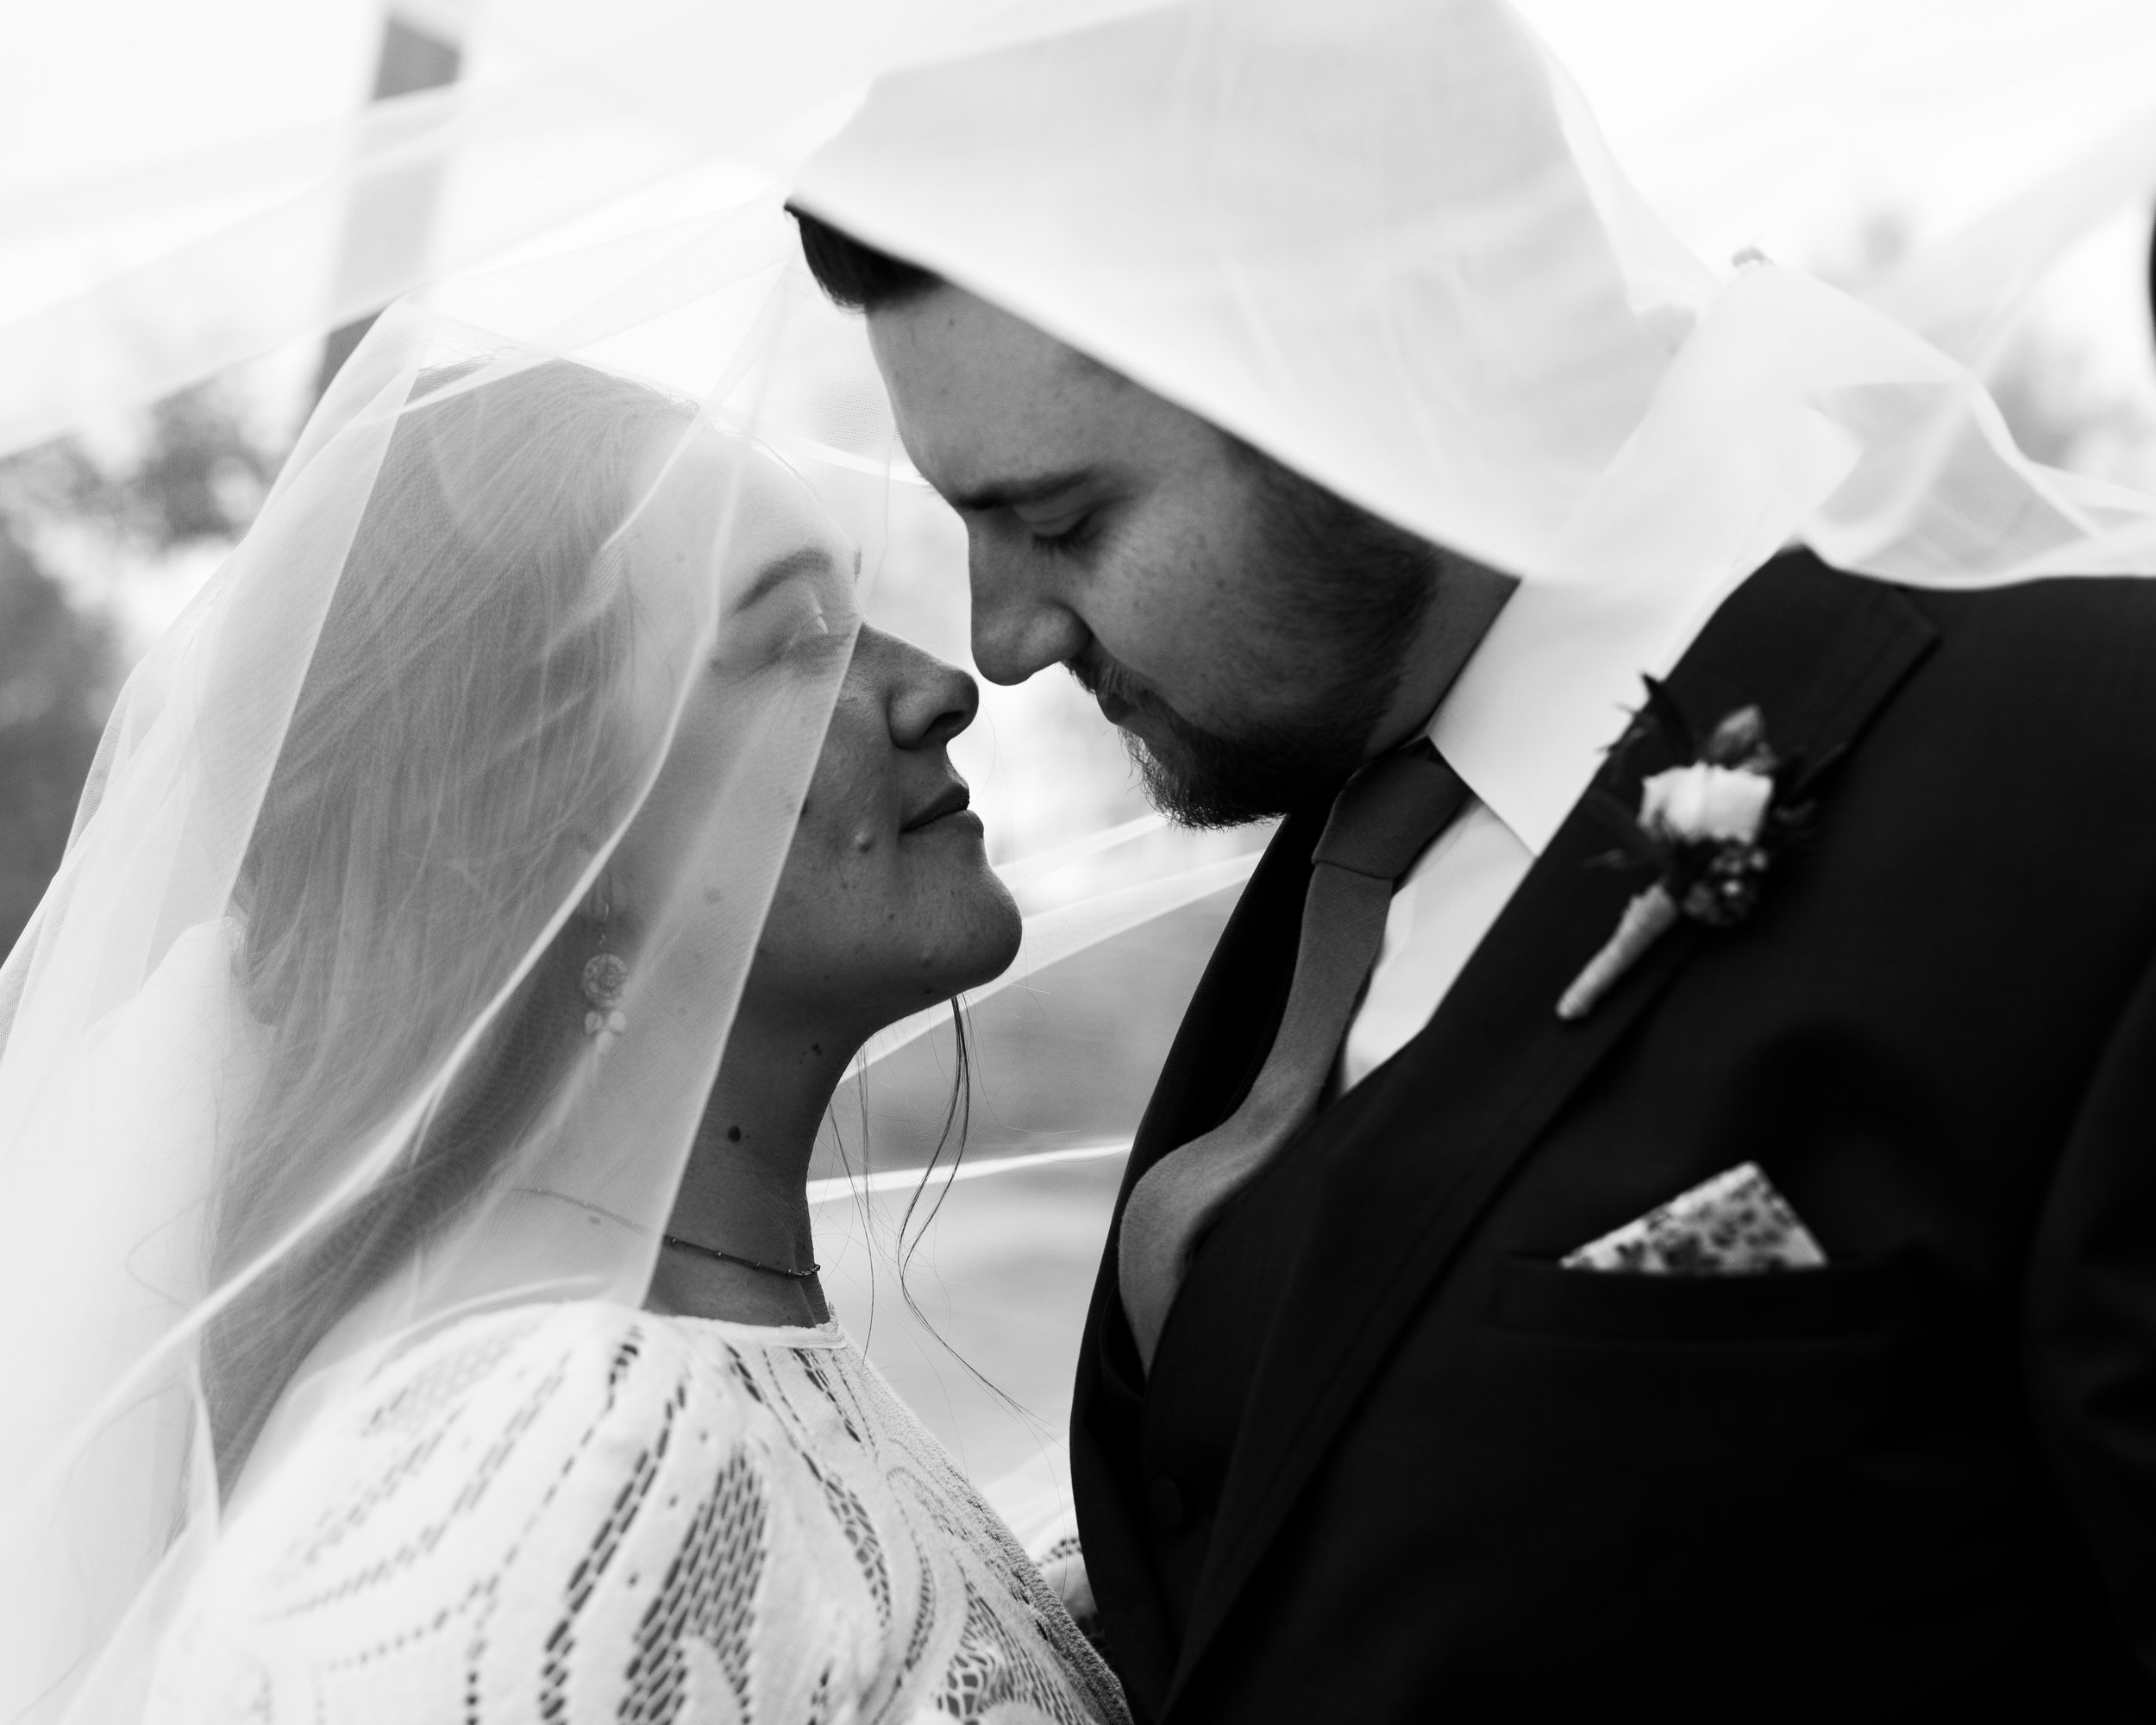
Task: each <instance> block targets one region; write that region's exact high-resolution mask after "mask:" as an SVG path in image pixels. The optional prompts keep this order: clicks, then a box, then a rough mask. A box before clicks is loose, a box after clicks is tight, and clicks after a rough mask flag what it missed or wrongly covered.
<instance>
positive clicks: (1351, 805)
mask: <svg viewBox="0 0 2156 1725" xmlns="http://www.w3.org/2000/svg"><path fill="white" fill-rule="evenodd" d="M1466 800H1467V787H1466V786H1465V785H1464V784H1463V783H1462V782H1461V781H1460V775H1458V774H1457V773H1455V772H1454V771H1453V770H1452V769H1451V768H1450V767H1448V766H1446V765H1445V762H1444V761H1443V760H1442V759H1441V758H1440V757H1439V756H1438V752H1437V750H1435V749H1434V748H1432V746H1431V744H1430V743H1428V742H1427V741H1426V740H1422V741H1418V742H1416V743H1413V744H1412V745H1411V746H1409V747H1408V748H1407V749H1403V750H1397V751H1395V753H1393V754H1390V755H1387V756H1381V757H1380V758H1379V759H1377V760H1376V761H1373V762H1370V763H1369V765H1368V766H1366V767H1364V768H1362V770H1361V771H1359V772H1358V773H1357V774H1356V775H1355V776H1354V777H1353V778H1351V779H1350V780H1349V781H1347V783H1346V785H1345V786H1344V787H1343V788H1342V789H1341V792H1340V794H1339V795H1338V797H1337V798H1336V799H1334V800H1333V804H1332V817H1331V818H1330V819H1328V820H1327V821H1326V828H1325V832H1324V834H1323V836H1322V837H1319V840H1318V848H1317V850H1315V851H1314V852H1313V853H1312V857H1311V862H1312V865H1313V866H1312V868H1311V871H1310V888H1309V891H1308V893H1307V894H1306V895H1305V897H1304V899H1303V906H1302V938H1301V941H1300V944H1299V945H1298V947H1297V949H1296V952H1295V977H1294V983H1293V984H1292V985H1291V986H1290V987H1289V988H1288V1007H1287V1010H1286V1012H1284V1013H1282V1016H1281V1021H1280V1029H1279V1032H1277V1033H1276V1034H1275V1037H1274V1038H1273V1046H1272V1051H1271V1052H1269V1054H1267V1056H1266V1057H1265V1064H1264V1066H1263V1069H1260V1071H1259V1073H1258V1075H1257V1082H1255V1083H1253V1084H1252V1085H1251V1086H1250V1095H1248V1096H1246V1097H1244V1101H1243V1105H1242V1106H1241V1107H1238V1109H1237V1110H1236V1111H1235V1112H1234V1113H1232V1114H1231V1115H1229V1116H1228V1118H1227V1119H1226V1120H1224V1121H1223V1122H1222V1123H1221V1124H1220V1125H1219V1126H1215V1127H1214V1128H1213V1130H1212V1131H1211V1132H1206V1133H1205V1134H1203V1135H1202V1136H1200V1137H1198V1138H1193V1139H1191V1141H1190V1142H1189V1143H1188V1144H1186V1145H1181V1147H1180V1148H1178V1149H1175V1150H1173V1151H1169V1153H1168V1154H1167V1155H1166V1156H1164V1157H1162V1158H1161V1159H1160V1160H1159V1161H1158V1162H1156V1163H1155V1164H1153V1166H1152V1167H1150V1168H1149V1169H1148V1170H1146V1171H1145V1174H1144V1177H1143V1178H1142V1179H1140V1180H1139V1182H1138V1184H1137V1185H1136V1186H1134V1187H1132V1188H1131V1197H1130V1201H1129V1202H1128V1203H1127V1204H1125V1206H1124V1210H1123V1227H1122V1232H1121V1233H1119V1235H1118V1236H1117V1258H1118V1266H1119V1283H1120V1286H1121V1289H1122V1292H1123V1310H1124V1314H1125V1316H1126V1317H1127V1318H1129V1320H1130V1322H1131V1335H1132V1336H1134V1337H1135V1338H1136V1339H1137V1341H1138V1358H1140V1359H1141V1360H1143V1361H1144V1364H1145V1369H1146V1370H1147V1371H1149V1372H1150V1371H1151V1370H1152V1366H1153V1351H1154V1349H1155V1348H1156V1347H1157V1346H1159V1343H1160V1333H1161V1330H1162V1328H1163V1327H1164V1326H1165V1325H1166V1323H1167V1321H1168V1312H1169V1308H1170V1307H1171V1306H1173V1305H1174V1304H1175V1295H1176V1292H1177V1290H1178V1289H1181V1286H1182V1280H1183V1273H1184V1271H1185V1270H1186V1269H1187V1268H1188V1264H1189V1262H1190V1254H1191V1253H1192V1251H1194V1250H1195V1249H1196V1247H1197V1244H1198V1242H1199V1240H1200V1239H1201V1238H1203V1236H1204V1234H1205V1232H1206V1229H1207V1228H1209V1227H1210V1226H1212V1225H1213V1221H1214V1220H1215V1219H1216V1218H1217V1217H1218V1216H1219V1214H1220V1212H1221V1210H1222V1209H1223V1208H1225V1206H1226V1205H1227V1202H1228V1201H1229V1200H1230V1199H1232V1198H1233V1197H1234V1196H1235V1195H1236V1194H1237V1193H1238V1192H1240V1191H1241V1190H1242V1189H1244V1186H1246V1185H1248V1184H1249V1183H1250V1180H1251V1179H1252V1177H1253V1176H1256V1175H1257V1172H1258V1170H1260V1169H1262V1168H1263V1167H1264V1166H1265V1164H1267V1163H1268V1162H1269V1161H1270V1160H1271V1159H1272V1158H1273V1157H1274V1156H1275V1154H1276V1153H1277V1152H1278V1151H1279V1150H1280V1148H1281V1146H1282V1145H1285V1144H1286V1143H1287V1142H1288V1139H1289V1138H1293V1137H1294V1134H1295V1132H1297V1131H1298V1130H1299V1129H1300V1127H1301V1126H1302V1125H1303V1123H1304V1122H1305V1121H1306V1120H1308V1119H1309V1118H1310V1115H1311V1113H1312V1112H1313V1110H1314V1109H1315V1108H1316V1107H1317V1104H1318V1099H1319V1095H1321V1094H1322V1093H1323V1091H1324V1088H1325V1083H1326V1078H1327V1077H1328V1076H1330V1075H1331V1073H1332V1063H1333V1060H1334V1058H1335V1057H1336V1056H1338V1053H1339V1050H1340V1042H1341V1039H1342V1038H1344V1036H1345V1035H1346V1034H1347V1027H1348V1019H1350V1018H1351V1016H1352V1015H1353V1013H1354V1011H1355V1003H1356V1001H1357V999H1358V998H1359V997H1360V995H1361V994H1362V992H1363V984H1364V982H1367V981H1368V980H1369V973H1370V967H1371V965H1373V964H1374V963H1376V961H1377V949H1378V947H1379V945H1380V944H1382V942H1383V940H1384V938H1385V917H1386V913H1387V911H1388V909H1389V907H1390V906H1391V903H1392V896H1393V889H1394V888H1395V886H1397V885H1398V884H1399V881H1400V877H1401V875H1404V874H1406V873H1407V869H1408V868H1409V866H1410V865H1411V864H1413V862H1414V860H1415V858H1416V857H1418V856H1420V855H1421V854H1422V853H1423V851H1424V850H1426V849H1427V848H1428V846H1429V844H1430V841H1431V840H1432V839H1433V838H1435V837H1437V836H1438V834H1439V833H1440V832H1442V831H1445V827H1446V826H1448V825H1450V824H1451V820H1452V818H1453V816H1455V815H1456V814H1457V813H1458V812H1459V810H1460V805H1461V804H1462V803H1463V802H1464V801H1466Z"/></svg>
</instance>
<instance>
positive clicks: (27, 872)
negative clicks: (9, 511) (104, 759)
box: [0, 517, 117, 950]
mask: <svg viewBox="0 0 2156 1725" xmlns="http://www.w3.org/2000/svg"><path fill="white" fill-rule="evenodd" d="M116 669H117V658H116V655H115V653H114V651H113V645H112V631H111V630H110V627H109V626H108V625H107V624H106V623H105V622H104V620H103V618H98V617H95V616H91V615H89V614H87V613H85V612H83V611H80V610H78V609H77V608H76V606H75V605H73V604H72V603H71V602H70V600H69V599H68V597H67V593H66V588H64V587H62V586H60V583H59V582H58V581H57V580H54V579H53V577H52V576H51V575H50V574H47V573H46V571H45V570H44V569H43V568H41V567H40V566H39V564H38V562H37V560H36V559H35V558H34V557H33V556H32V555H30V553H29V552H28V550H27V549H24V547H23V545H22V542H21V541H20V540H18V539H17V538H16V536H15V533H14V531H13V527H12V524H11V523H10V522H9V521H8V520H7V519H6V518H5V517H0V950H5V949H7V948H10V947H12V946H13V945H14V944H15V942H16V937H17V936H18V935H20V934H21V933H22V927H23V925H24V924H25V923H27V922H28V920H29V919H30V913H31V912H32V911H33V910H34V909H35V908H36V906H37V900H38V897H39V895H40V894H41V893H43V892H44V890H45V882H46V881H47V879H48V878H50V876H51V875H52V872H53V869H55V868H57V867H58V866H59V864H60V852H61V851H62V850H65V849H66V844H67V833H68V830H69V828H70V827H71V826H72V824H73V822H74V819H75V800H76V798H77V797H78V795H79V794H80V793H81V790H82V782H83V779H84V777H85V775H87V774H88V772H89V771H90V762H91V757H92V756H94V755H96V753H97V737H98V733H99V732H100V731H103V728H104V721H105V712H106V709H107V708H108V707H109V706H110V705H111V702H112V695H113V692H114V689H115V687H116Z"/></svg>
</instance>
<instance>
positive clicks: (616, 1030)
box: [580, 886, 629, 1054]
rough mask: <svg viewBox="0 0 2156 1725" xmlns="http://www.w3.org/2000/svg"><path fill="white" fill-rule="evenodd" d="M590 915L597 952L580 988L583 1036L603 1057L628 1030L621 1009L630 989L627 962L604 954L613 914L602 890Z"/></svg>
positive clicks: (588, 961) (594, 898) (586, 966)
mask: <svg viewBox="0 0 2156 1725" xmlns="http://www.w3.org/2000/svg"><path fill="white" fill-rule="evenodd" d="M591 912H592V921H593V922H595V923H597V924H598V925H599V950H598V951H597V952H594V953H593V954H592V956H591V957H589V958H588V959H586V961H585V963H584V975H583V978H582V980H581V982H580V988H581V989H582V991H583V994H584V1000H585V1004H586V1007H589V1008H590V1010H588V1011H587V1012H586V1013H585V1014H584V1034H585V1035H586V1036H588V1037H590V1038H592V1042H593V1043H595V1044H597V1045H598V1048H599V1052H600V1053H601V1054H604V1053H605V1052H606V1051H607V1050H608V1049H610V1048H611V1047H612V1046H613V1045H614V1042H615V1038H617V1037H619V1036H620V1035H621V1033H622V1032H624V1031H625V1030H627V1029H628V1028H629V1014H628V1013H625V1012H624V1011H623V1010H622V1007H621V1002H622V995H623V994H624V993H625V992H626V991H627V989H628V987H629V961H628V960H627V959H625V958H624V957H622V956H621V955H620V954H619V953H618V952H609V951H608V950H606V925H607V923H608V921H609V920H610V919H611V917H612V916H613V914H614V906H613V905H612V903H611V900H609V899H608V898H607V896H606V889H605V887H603V886H602V887H600V888H599V889H598V890H597V891H596V892H595V893H594V894H593V895H592V906H591Z"/></svg>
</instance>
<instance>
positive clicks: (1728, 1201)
mask: <svg viewBox="0 0 2156 1725" xmlns="http://www.w3.org/2000/svg"><path fill="white" fill-rule="evenodd" d="M1560 1262H1561V1263H1562V1264H1564V1267H1565V1268H1566V1269H1567V1270H1629V1271H1633V1272H1635V1273H1639V1274H1645V1275H1655V1276H1744V1275H1755V1274H1758V1272H1760V1271H1763V1270H1816V1269H1819V1268H1820V1267H1821V1265H1823V1264H1825V1263H1826V1262H1827V1254H1826V1253H1825V1252H1823V1251H1821V1250H1820V1249H1819V1242H1818V1241H1817V1240H1815V1239H1813V1238H1812V1236H1811V1233H1810V1231H1809V1230H1808V1228H1806V1227H1805V1226H1804V1224H1803V1223H1802V1222H1800V1221H1799V1220H1797V1219H1796V1211H1794V1210H1792V1209H1791V1208H1789V1200H1787V1199H1786V1198H1784V1197H1783V1195H1781V1194H1780V1193H1779V1192H1777V1191H1776V1190H1775V1189H1774V1187H1773V1185H1772V1183H1771V1182H1770V1181H1769V1180H1768V1179H1767V1176H1765V1175H1764V1174H1763V1173H1761V1172H1760V1170H1759V1164H1758V1163H1756V1162H1746V1163H1741V1164H1739V1165H1738V1166H1737V1167H1735V1168H1732V1169H1729V1170H1727V1171H1726V1172H1724V1173H1720V1174H1717V1175H1716V1176H1714V1178H1713V1179H1712V1180H1709V1181H1708V1182H1706V1183H1705V1184H1704V1185H1700V1186H1695V1187H1694V1188H1692V1189H1691V1190H1690V1191H1689V1192H1686V1193H1683V1194H1682V1195H1679V1196H1677V1197H1675V1198H1672V1199H1670V1201H1669V1202H1668V1203H1666V1204H1664V1205H1662V1206H1661V1207H1660V1208H1657V1209H1652V1210H1650V1211H1648V1212H1647V1214H1645V1215H1644V1216H1642V1217H1640V1218H1639V1220H1637V1221H1634V1222H1626V1224H1625V1225H1624V1226H1622V1227H1621V1228H1617V1229H1614V1230H1613V1231H1611V1232H1610V1233H1606V1234H1604V1235H1603V1236H1602V1237H1601V1239H1593V1240H1589V1242H1588V1243H1587V1244H1586V1245H1583V1246H1582V1247H1580V1248H1579V1250H1578V1251H1573V1252H1570V1253H1567V1254H1566V1256H1565V1257H1564V1258H1563V1259H1561V1260H1560Z"/></svg>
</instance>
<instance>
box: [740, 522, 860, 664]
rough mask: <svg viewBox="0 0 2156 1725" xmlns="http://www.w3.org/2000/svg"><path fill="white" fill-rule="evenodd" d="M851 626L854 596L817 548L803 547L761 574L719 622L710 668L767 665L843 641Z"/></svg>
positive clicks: (827, 554) (826, 553)
mask: <svg viewBox="0 0 2156 1725" xmlns="http://www.w3.org/2000/svg"><path fill="white" fill-rule="evenodd" d="M853 624H854V607H853V593H852V591H851V589H850V587H849V585H848V583H847V581H846V580H845V578H844V576H843V574H842V572H841V570H840V568H839V567H838V564H837V561H836V560H835V559H834V558H833V557H832V556H831V555H830V552H829V551H827V550H825V549H824V548H823V547H822V546H818V545H808V546H803V547H802V548H800V549H799V550H796V551H792V552H789V553H787V555H785V556H783V557H781V558H780V559H779V560H778V561H776V562H774V563H772V564H770V565H768V567H766V568H763V569H762V570H761V571H760V572H759V573H758V574H756V576H755V579H754V580H752V581H751V582H750V583H749V588H748V591H747V592H746V593H744V594H743V597H742V599H741V600H740V602H739V604H738V605H736V606H735V607H734V608H733V609H732V611H731V612H730V614H729V615H728V616H727V617H726V618H725V619H724V621H723V622H722V624H721V625H720V630H719V638H718V643H717V648H716V650H715V652H714V654H713V655H712V662H713V664H714V665H718V664H722V663H723V664H724V665H726V666H728V667H729V668H736V669H738V668H743V667H744V666H745V665H758V666H761V665H772V664H776V663H777V662H780V661H781V660H783V659H787V658H789V657H791V656H793V655H794V654H796V653H799V652H802V651H805V650H808V649H815V648H818V647H820V646H822V645H824V644H826V643H830V642H833V641H835V640H839V639H843V637H845V636H846V635H847V634H848V633H849V632H850V630H852V627H853Z"/></svg>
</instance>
